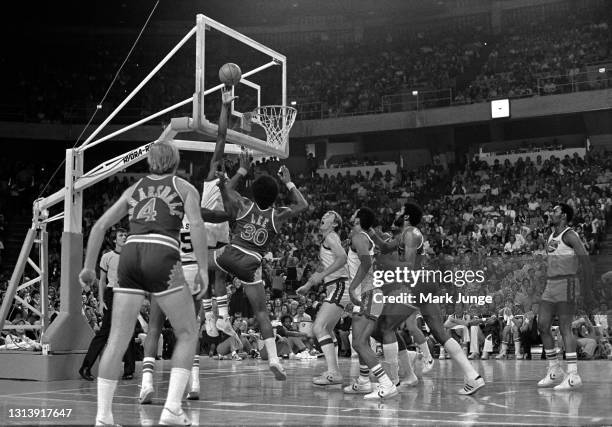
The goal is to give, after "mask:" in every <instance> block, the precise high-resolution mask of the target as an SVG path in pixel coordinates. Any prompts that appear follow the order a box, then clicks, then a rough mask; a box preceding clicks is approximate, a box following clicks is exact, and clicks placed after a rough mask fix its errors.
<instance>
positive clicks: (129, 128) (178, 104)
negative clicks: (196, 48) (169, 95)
mask: <svg viewBox="0 0 612 427" xmlns="http://www.w3.org/2000/svg"><path fill="white" fill-rule="evenodd" d="M191 101H193V96H192V97H191V98H188V99H185V100H184V101H181V102H178V103H176V104H174V105H172V106H170V107H168V108H166V109H164V110H161V111H159V112H157V113H155V114H151V115H150V116H149V117H145V118H144V119H141V120H138V121H137V122H134V123H132V124H131V125H129V126H126V127H124V128H121V129H119V130H117V131H115V132H113V133H109V134H108V135H106V136H104V137H102V138H100V139H97V140H95V141H93V142H92V143H90V144H88V145H86V146H83V147H82V148H80V150H81V151H84V150H87V149H88V148H91V147H95V146H96V145H98V144H100V143H102V142H104V141H108V140H109V139H111V138H114V137H116V136H117V135H121V134H122V133H124V132H127V131H128V130H131V129H134V128H135V127H137V126H140V125H142V124H144V123H146V122H148V121H151V120H153V119H154V118H156V117H159V116H163V115H164V114H166V113H169V112H170V111H173V110H176V109H177V108H180V107H182V106H183V105H187V104H189V103H190V102H191Z"/></svg>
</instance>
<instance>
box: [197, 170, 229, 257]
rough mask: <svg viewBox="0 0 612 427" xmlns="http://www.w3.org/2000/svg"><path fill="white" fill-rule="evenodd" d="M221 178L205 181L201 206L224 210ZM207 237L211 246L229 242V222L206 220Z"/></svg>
mask: <svg viewBox="0 0 612 427" xmlns="http://www.w3.org/2000/svg"><path fill="white" fill-rule="evenodd" d="M218 183H219V179H218V178H217V179H214V180H212V181H204V185H203V186H202V204H201V206H202V207H203V208H205V209H211V210H224V207H223V197H222V196H221V190H219V187H218V186H217V184H218ZM204 226H205V227H206V237H207V242H208V246H209V247H215V246H217V243H229V232H230V230H229V223H228V222H221V223H219V224H212V223H208V222H205V223H204Z"/></svg>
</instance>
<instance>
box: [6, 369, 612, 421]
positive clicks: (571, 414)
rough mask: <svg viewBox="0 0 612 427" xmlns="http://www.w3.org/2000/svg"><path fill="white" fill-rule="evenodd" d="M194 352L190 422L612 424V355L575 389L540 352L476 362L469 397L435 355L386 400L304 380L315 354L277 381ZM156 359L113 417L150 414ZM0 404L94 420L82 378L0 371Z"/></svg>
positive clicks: (161, 388)
mask: <svg viewBox="0 0 612 427" xmlns="http://www.w3.org/2000/svg"><path fill="white" fill-rule="evenodd" d="M201 359H202V360H201V385H202V393H201V400H200V401H191V402H188V403H185V404H184V408H185V409H186V412H187V414H188V415H189V416H190V417H191V420H192V422H193V424H194V425H226V426H229V425H326V426H336V425H347V426H352V425H373V426H378V425H382V426H403V425H431V424H435V425H447V424H455V425H456V424H475V425H478V424H484V425H503V424H506V425H515V426H516V425H585V424H590V425H611V424H612V362H608V361H594V362H582V363H579V370H580V373H581V376H582V380H583V382H584V383H585V385H584V386H583V388H582V389H580V391H574V392H554V391H552V390H550V389H538V388H537V387H536V382H537V380H538V379H540V378H541V377H542V376H543V375H544V373H545V372H546V367H547V364H546V362H545V361H540V360H531V361H514V360H508V361H496V360H488V361H476V362H474V364H475V365H476V366H477V368H478V369H479V370H480V372H481V374H482V375H483V376H484V378H485V379H486V381H487V386H486V387H485V388H484V389H482V390H481V391H480V392H479V393H477V394H476V395H475V396H474V397H462V396H459V395H457V393H456V391H457V389H458V388H460V387H461V386H462V382H463V380H462V376H461V374H459V373H458V372H457V370H456V369H454V368H453V366H452V362H451V361H450V360H443V361H438V360H436V366H435V367H434V369H433V371H432V372H431V374H430V375H428V376H425V377H424V378H422V381H421V382H420V383H419V385H418V386H417V387H414V388H404V389H402V390H401V393H400V396H399V397H396V398H393V399H390V400H388V401H384V402H373V401H364V400H363V398H362V397H361V396H358V395H345V394H343V392H342V391H341V389H340V387H339V386H335V388H330V389H324V388H320V387H317V386H314V385H312V384H311V378H312V376H313V375H314V374H316V373H318V372H321V371H323V370H324V367H325V365H324V362H323V360H322V359H319V360H314V361H284V365H285V367H286V369H287V372H288V374H289V379H288V381H286V382H284V383H283V382H277V381H275V380H274V379H273V378H272V375H271V373H270V372H269V371H268V369H267V363H266V362H262V361H255V360H244V361H216V360H212V359H209V358H208V357H202V358H201ZM340 364H341V367H342V371H343V373H344V375H345V382H348V379H349V373H355V374H356V373H357V371H358V362H357V359H355V358H353V359H340ZM160 368H161V363H160V362H158V364H157V372H156V377H155V380H156V384H157V386H156V387H157V389H156V393H157V395H156V398H155V399H154V402H153V405H146V406H140V405H138V402H137V396H138V391H139V384H140V375H138V376H137V377H136V378H135V379H134V380H131V381H121V382H120V383H119V385H118V387H117V393H116V396H115V401H114V416H115V422H117V423H119V424H122V425H155V424H156V423H157V420H158V417H159V415H160V413H161V410H162V405H163V402H164V396H165V393H166V390H167V387H168V375H169V363H168V362H166V363H165V366H164V368H163V370H162V369H160ZM138 369H139V366H138ZM138 372H139V371H138ZM28 408H39V409H56V408H57V409H60V410H61V409H66V410H67V409H71V410H72V411H71V413H70V416H65V417H64V418H42V417H40V416H39V417H37V418H24V417H15V416H14V415H15V414H16V411H15V410H16V409H28ZM0 411H1V412H0V425H32V424H34V425H42V424H54V425H62V426H64V425H78V424H81V425H92V424H93V422H94V418H95V414H96V385H95V382H88V381H83V380H70V381H55V382H49V383H40V382H32V381H9V380H0ZM47 412H48V411H47ZM11 414H12V415H13V416H12V417H11ZM64 414H65V415H66V414H67V411H65V412H64Z"/></svg>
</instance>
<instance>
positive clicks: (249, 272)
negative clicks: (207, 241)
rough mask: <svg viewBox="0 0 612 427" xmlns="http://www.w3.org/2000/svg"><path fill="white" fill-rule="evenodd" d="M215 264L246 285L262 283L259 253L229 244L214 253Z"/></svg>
mask: <svg viewBox="0 0 612 427" xmlns="http://www.w3.org/2000/svg"><path fill="white" fill-rule="evenodd" d="M214 260H215V264H216V266H217V267H218V268H220V269H221V270H222V271H224V272H225V273H228V274H232V275H234V276H236V277H237V278H238V280H240V281H242V282H243V283H244V284H245V285H253V284H257V283H262V279H261V257H259V255H258V254H255V253H251V252H249V251H245V250H243V249H238V247H236V246H233V245H227V246H224V247H222V248H221V249H217V250H216V251H215V253H214Z"/></svg>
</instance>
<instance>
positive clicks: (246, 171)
mask: <svg viewBox="0 0 612 427" xmlns="http://www.w3.org/2000/svg"><path fill="white" fill-rule="evenodd" d="M236 173H238V174H240V175H242V176H247V174H248V173H249V171H248V170H246V169H245V168H243V167H242V166H240V169H238V172H236Z"/></svg>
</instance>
